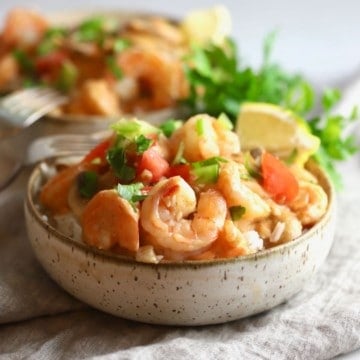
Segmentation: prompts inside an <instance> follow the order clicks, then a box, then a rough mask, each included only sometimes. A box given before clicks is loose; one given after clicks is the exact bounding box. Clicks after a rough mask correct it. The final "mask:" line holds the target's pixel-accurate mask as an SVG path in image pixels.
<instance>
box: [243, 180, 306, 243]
mask: <svg viewBox="0 0 360 360" xmlns="http://www.w3.org/2000/svg"><path fill="white" fill-rule="evenodd" d="M247 185H248V187H249V188H250V189H251V190H252V191H254V192H255V193H256V194H258V195H259V196H260V197H261V198H262V199H263V200H264V201H265V202H266V204H267V205H268V206H269V208H270V213H269V216H268V217H266V218H264V219H260V220H256V221H255V222H248V221H246V220H240V221H238V222H236V224H237V226H239V227H240V228H241V229H242V231H246V230H249V229H250V228H255V230H256V231H257V232H258V233H259V235H260V236H261V238H263V239H264V240H266V241H267V242H268V245H269V243H270V245H271V244H280V243H285V242H288V241H291V240H293V239H295V238H296V237H298V236H300V235H301V233H302V225H301V222H300V220H299V219H298V218H297V216H296V214H295V213H294V212H292V211H291V210H290V209H289V208H288V207H287V206H285V205H280V204H278V203H276V202H275V201H274V200H273V199H271V197H270V196H269V194H268V193H267V192H266V191H265V190H264V189H263V188H262V187H261V186H260V184H259V183H258V182H256V181H247Z"/></svg>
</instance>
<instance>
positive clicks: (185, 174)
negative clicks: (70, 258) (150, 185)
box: [166, 164, 191, 182]
mask: <svg viewBox="0 0 360 360" xmlns="http://www.w3.org/2000/svg"><path fill="white" fill-rule="evenodd" d="M166 176H167V177H173V176H181V177H182V178H183V179H184V180H185V181H187V182H189V181H190V180H191V174H190V165H189V164H176V165H172V166H170V167H169V170H168V172H167V173H166Z"/></svg>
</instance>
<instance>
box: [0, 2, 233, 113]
mask: <svg viewBox="0 0 360 360" xmlns="http://www.w3.org/2000/svg"><path fill="white" fill-rule="evenodd" d="M219 12H220V15H221V14H222V15H221V16H220V18H224V15H223V14H224V12H225V14H226V13H227V10H226V9H223V8H222V7H220V10H218V8H216V7H215V8H214V9H209V10H207V11H203V12H200V13H195V14H194V13H190V15H191V17H190V18H189V16H187V17H185V18H184V21H173V20H171V19H169V18H167V17H165V16H160V15H144V14H139V13H137V14H136V13H126V12H114V13H113V14H111V13H98V14H92V16H90V15H89V16H87V17H80V19H78V20H77V21H74V22H73V23H71V22H70V24H69V21H67V24H66V25H64V24H62V21H61V20H59V19H57V21H55V23H52V22H50V21H49V20H48V19H47V18H46V17H44V16H42V15H41V14H38V13H35V12H33V11H30V10H26V9H14V10H12V11H11V12H10V13H9V14H8V15H7V17H6V19H5V23H4V26H3V30H2V32H1V34H0V38H1V45H0V91H1V90H3V91H5V90H6V89H8V88H13V89H14V88H15V89H16V88H21V87H24V86H31V85H47V86H51V87H55V88H57V89H59V90H60V91H62V92H64V93H66V94H68V96H69V101H68V103H66V104H65V105H64V106H62V107H61V108H58V109H57V110H56V111H54V113H53V114H52V115H53V116H62V115H65V116H66V115H70V116H71V118H72V119H74V118H76V116H79V117H81V116H88V115H93V116H98V117H99V116H103V117H114V116H117V115H119V114H129V113H130V114H134V113H147V112H151V111H157V110H161V109H166V108H172V107H174V106H175V105H177V104H178V102H179V101H180V100H182V99H184V98H185V97H186V96H187V95H188V91H189V89H188V83H187V79H186V76H185V70H184V66H183V62H184V56H185V55H186V53H187V52H188V51H189V49H190V42H191V41H192V39H191V38H192V36H193V32H192V26H193V25H192V24H194V23H196V24H197V23H198V22H197V21H196V20H197V19H199V18H204V14H207V15H206V16H207V17H209V16H210V14H215V15H216V14H218V13H219ZM206 16H205V17H206ZM68 17H69V18H71V17H72V15H71V13H70V14H69V15H68ZM75 18H76V16H75ZM217 18H219V16H217ZM220 18H219V19H220ZM64 19H65V20H68V19H67V18H66V16H64V17H63V20H64ZM223 21H224V20H223ZM223 21H221V19H220V20H218V21H217V22H220V23H221V22H223ZM226 21H227V20H226ZM217 22H216V21H215V22H214V21H213V22H212V26H213V27H214V28H212V29H210V30H209V31H206V29H203V34H205V35H206V34H207V36H205V40H202V41H206V39H207V40H211V38H212V37H216V41H219V37H220V38H221V37H222V38H224V36H226V35H228V33H227V32H226V31H225V32H224V26H223V25H221V24H220V23H219V25H216V24H217ZM226 25H227V26H226V28H228V27H229V26H230V25H229V24H226ZM219 27H221V29H222V30H221V32H220V33H219V31H218V30H217V29H218V28H219ZM198 41H200V40H198Z"/></svg>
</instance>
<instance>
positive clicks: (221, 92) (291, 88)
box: [184, 32, 359, 188]
mask: <svg viewBox="0 0 360 360" xmlns="http://www.w3.org/2000/svg"><path fill="white" fill-rule="evenodd" d="M275 39H276V33H275V32H273V33H271V34H269V36H267V37H266V39H265V41H264V45H263V60H262V65H261V66H260V68H259V69H254V68H253V67H251V66H247V65H246V64H244V63H243V62H242V60H241V59H240V60H239V54H238V53H237V48H236V46H235V43H234V41H232V40H231V39H226V41H225V42H224V44H223V45H222V46H218V45H214V44H209V45H208V46H206V47H204V46H200V45H194V46H193V47H192V50H191V51H190V53H189V54H188V56H187V57H186V62H185V63H186V65H185V71H186V75H187V78H188V80H189V84H190V92H189V96H188V98H187V99H186V100H185V101H184V105H185V106H186V107H187V108H188V110H189V111H190V112H191V113H193V114H195V113H200V112H206V113H209V114H210V115H213V116H215V117H217V116H219V115H220V114H221V113H226V114H227V115H228V116H229V118H230V120H231V121H232V122H233V123H234V124H235V122H236V118H237V115H238V113H239V109H240V106H241V104H242V103H243V102H245V101H251V102H268V103H273V104H276V105H280V106H282V107H284V108H287V109H290V110H292V111H294V112H295V113H296V114H299V115H300V116H302V117H304V119H305V120H307V121H308V123H309V127H310V130H311V132H312V133H313V134H314V135H316V136H318V137H319V138H320V140H321V145H320V148H319V150H318V152H317V153H316V154H315V155H314V156H313V157H314V158H315V160H316V161H318V162H319V163H320V164H321V165H322V166H323V167H324V168H325V170H326V171H327V172H328V174H329V175H330V177H331V178H332V180H333V182H334V184H335V186H336V187H337V188H340V187H341V176H340V174H339V173H338V172H337V171H336V166H335V164H336V162H338V161H342V160H345V159H347V158H348V157H349V156H351V155H352V154H354V153H355V152H356V151H357V150H359V147H358V146H357V145H356V143H355V139H354V137H353V136H352V135H350V136H345V135H344V134H345V131H346V129H347V127H348V125H349V123H350V122H352V121H355V120H356V118H357V111H356V108H354V110H353V111H352V113H351V114H350V115H349V117H348V118H347V117H344V116H342V115H334V114H333V113H332V109H333V108H334V106H335V104H336V103H337V102H338V101H339V100H340V97H341V96H340V92H339V91H338V90H325V91H324V93H323V94H322V95H320V96H319V97H320V100H319V99H318V98H317V94H316V92H315V90H314V87H313V86H312V85H311V84H310V83H309V82H308V81H307V80H306V79H304V77H302V76H301V75H299V74H291V73H289V72H287V71H285V70H284V69H283V68H282V67H281V66H280V65H279V64H277V63H275V62H273V61H272V59H271V54H272V50H273V47H274V42H275ZM319 102H321V104H322V106H323V110H324V111H323V114H322V115H321V116H319V117H315V118H313V117H311V116H310V114H311V113H313V112H314V109H315V106H317V105H318V103H319Z"/></svg>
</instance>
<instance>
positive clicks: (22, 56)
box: [13, 49, 34, 73]
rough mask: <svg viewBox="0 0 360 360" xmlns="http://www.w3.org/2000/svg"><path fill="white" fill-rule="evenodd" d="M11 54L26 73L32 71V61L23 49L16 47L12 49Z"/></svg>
mask: <svg viewBox="0 0 360 360" xmlns="http://www.w3.org/2000/svg"><path fill="white" fill-rule="evenodd" d="M13 56H14V57H15V59H16V61H17V62H18V64H19V65H20V68H21V70H23V71H25V72H26V73H31V72H33V71H34V63H33V61H32V60H31V58H30V57H29V55H28V54H26V52H25V51H23V50H21V49H16V50H14V51H13Z"/></svg>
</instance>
